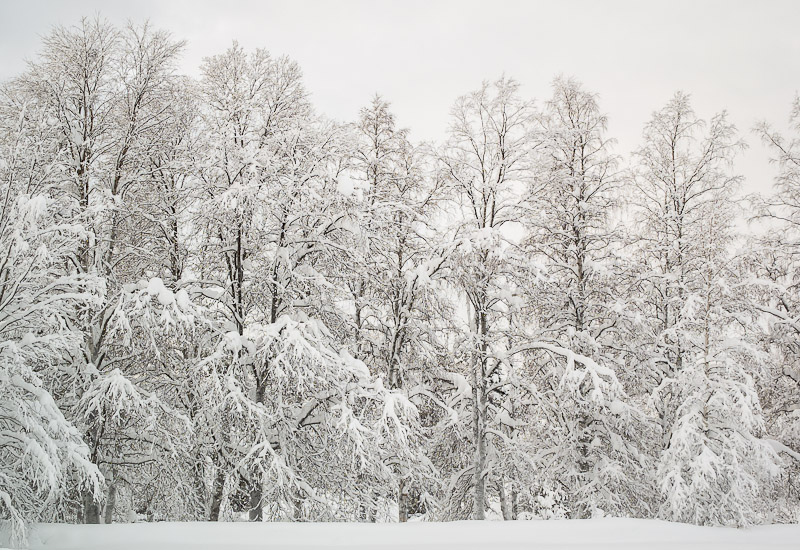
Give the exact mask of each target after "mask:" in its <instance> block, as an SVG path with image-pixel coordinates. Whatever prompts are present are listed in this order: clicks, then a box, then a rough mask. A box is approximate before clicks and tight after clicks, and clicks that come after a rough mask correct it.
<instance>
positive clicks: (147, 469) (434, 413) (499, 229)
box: [0, 19, 800, 538]
mask: <svg viewBox="0 0 800 550" xmlns="http://www.w3.org/2000/svg"><path fill="white" fill-rule="evenodd" d="M182 47H183V43H181V42H179V41H176V40H174V39H173V38H172V37H171V36H170V35H169V34H168V33H166V32H163V31H159V30H155V29H153V28H151V27H150V26H148V25H142V26H136V25H131V26H129V27H126V28H115V27H113V26H111V25H109V24H107V23H105V22H103V21H102V20H99V19H85V20H83V21H82V22H81V23H80V24H79V25H77V26H75V27H69V28H61V27H59V28H56V29H54V30H53V31H52V32H51V33H50V34H49V35H48V36H46V37H45V38H44V39H43V45H42V49H41V52H40V54H39V56H38V57H37V58H36V60H35V61H33V62H32V63H31V64H30V66H29V68H28V70H27V71H26V72H25V73H24V74H22V75H20V76H19V77H17V78H14V79H12V80H11V81H8V82H6V83H5V84H4V85H3V86H2V90H1V91H0V518H4V519H6V520H9V521H10V524H9V525H10V526H11V528H12V529H13V532H14V534H15V536H17V537H18V538H21V537H24V530H25V525H26V524H27V523H28V522H30V521H51V520H54V521H69V522H76V521H78V522H88V523H97V522H112V521H115V522H116V521H133V520H137V519H138V520H144V519H147V520H176V521H182V520H212V521H215V520H223V519H228V520H229V519H234V518H240V517H242V516H247V517H249V519H251V520H262V519H265V520H295V521H327V520H347V521H396V520H399V521H405V520H407V519H408V518H409V517H410V516H420V515H421V516H422V517H423V518H424V519H427V520H454V519H465V518H474V519H483V518H485V517H487V516H495V517H496V516H500V517H502V518H503V519H523V518H534V517H536V518H558V517H569V518H586V517H591V516H598V515H616V516H632V517H652V518H655V517H657V518H664V519H668V520H674V521H684V522H692V523H698V524H711V525H717V524H723V525H746V524H750V523H759V522H776V521H778V522H780V521H797V519H798V502H799V500H798V499H800V494H799V493H798V491H800V487H798V481H797V479H798V474H800V468H798V466H800V454H798V451H800V417H799V416H798V414H799V413H798V411H800V367H799V366H798V357H799V356H798V354H800V338H798V336H799V335H800V319H798V307H800V289H798V281H800V273H798V269H797V268H798V266H800V263H798V260H797V257H796V254H797V252H798V245H797V243H798V235H799V234H798V231H797V228H798V224H800V103H797V102H796V103H795V105H794V110H793V116H794V118H793V121H794V126H793V131H798V134H797V136H796V137H795V138H793V139H787V138H783V137H781V136H780V135H777V134H775V133H774V132H773V131H772V130H771V129H770V128H769V127H768V126H766V125H762V126H760V127H759V128H757V129H756V133H757V134H758V137H760V138H761V139H764V140H765V141H766V142H767V143H768V144H769V145H770V147H771V149H772V151H773V152H774V154H775V157H776V160H777V161H778V162H779V163H780V164H779V166H780V176H779V178H778V180H777V182H776V187H775V191H774V193H773V194H771V195H770V196H769V197H768V198H759V197H749V198H748V199H747V200H746V201H742V200H739V199H737V196H738V195H737V188H738V186H739V184H740V182H741V178H740V177H739V176H737V175H736V170H735V165H734V161H735V159H736V157H737V154H738V153H739V152H740V151H741V150H742V149H743V147H744V142H743V141H742V135H741V134H740V133H739V132H738V131H737V129H736V128H735V127H734V126H733V125H732V124H731V123H730V122H729V121H728V119H727V117H726V115H725V113H724V112H723V113H721V114H717V115H714V116H713V117H711V118H710V119H703V118H701V117H699V116H698V115H697V114H695V112H694V111H693V110H692V107H691V105H690V100H689V97H688V96H687V95H685V94H682V93H678V94H676V95H675V96H674V97H673V99H671V100H670V101H669V102H668V103H667V104H666V105H665V106H663V107H661V108H659V109H658V110H656V111H655V112H654V113H653V115H652V118H651V120H650V121H649V122H648V123H647V124H646V126H645V127H644V131H643V134H642V140H641V144H640V146H639V148H638V149H637V150H636V151H635V152H633V153H632V154H631V155H630V156H628V157H625V158H623V157H620V156H619V155H618V154H617V153H615V151H614V149H613V147H612V144H613V142H612V140H611V139H610V137H609V136H608V135H607V132H606V126H607V120H606V117H605V116H604V115H603V112H602V109H601V107H600V106H599V105H598V103H597V97H596V96H595V95H594V94H592V93H591V92H589V91H587V90H586V89H585V88H584V87H583V86H582V85H581V84H580V83H579V82H578V81H576V80H573V79H567V78H557V79H556V80H555V81H554V83H553V88H552V96H551V97H550V98H549V99H547V100H546V101H542V102H539V103H537V104H534V103H533V102H532V101H529V100H527V99H525V98H523V97H522V96H521V94H520V93H519V91H518V86H517V84H516V83H515V82H514V81H513V80H510V79H505V78H503V79H500V80H498V81H496V82H491V83H484V84H483V85H482V86H480V87H479V88H478V89H477V90H476V91H474V92H471V93H468V94H466V95H464V96H463V97H461V98H459V99H458V100H457V101H456V102H455V105H454V107H453V109H452V112H451V118H450V126H449V130H448V135H447V138H446V140H444V141H443V142H442V143H438V144H422V145H419V144H414V143H412V142H411V141H410V140H409V138H408V134H407V131H406V130H402V129H400V128H398V127H397V126H396V124H395V119H394V117H393V115H392V113H391V110H390V108H389V103H388V102H387V101H385V100H383V99H382V98H380V97H377V96H376V97H375V99H374V100H373V101H372V102H371V103H370V104H369V105H367V106H366V107H364V108H363V109H362V110H361V112H360V115H359V118H358V120H357V121H355V122H353V123H347V124H341V123H336V122H333V121H330V120H328V119H326V118H324V117H323V116H320V115H319V114H317V113H315V112H314V110H313V108H312V106H311V104H310V102H309V99H308V94H307V92H306V90H305V89H304V87H303V83H302V76H301V71H300V68H299V67H298V66H297V64H296V63H294V62H293V61H291V60H290V59H288V58H284V57H273V56H271V55H270V54H269V53H268V52H266V51H264V50H256V51H253V52H245V51H244V50H243V49H242V48H241V47H239V46H238V45H236V44H234V46H233V47H231V48H230V49H229V50H227V51H226V52H223V53H221V54H219V55H217V56H213V57H210V58H207V59H206V60H205V62H204V64H203V66H202V76H201V77H200V78H199V79H198V80H193V79H190V78H187V77H184V76H181V75H180V74H178V72H177V62H178V59H179V55H180V53H181V49H182ZM742 206H746V208H742ZM747 217H752V218H754V219H756V218H759V219H765V220H767V222H768V223H767V224H766V227H767V228H768V230H765V231H760V232H758V233H757V234H756V233H754V234H753V235H742V234H739V233H737V231H736V229H737V227H741V226H742V225H741V224H740V223H738V222H739V221H740V220H743V219H745V218H747Z"/></svg>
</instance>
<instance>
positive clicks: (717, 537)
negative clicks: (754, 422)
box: [30, 518, 800, 550]
mask: <svg viewBox="0 0 800 550" xmlns="http://www.w3.org/2000/svg"><path fill="white" fill-rule="evenodd" d="M30 539H31V540H30V547H31V548H32V549H35V548H47V549H57V548H58V549H79V548H80V549H85V550H89V549H95V548H97V549H101V548H102V549H104V550H123V549H124V550H171V549H189V548H191V549H197V550H203V549H208V550H211V549H215V550H227V549H240V548H242V549H244V548H248V549H255V548H270V549H291V550H311V549H316V548H377V549H381V550H384V549H401V548H402V549H406V548H407V549H411V548H414V549H417V548H423V549H438V548H446V549H459V550H461V549H498V550H505V549H511V548H514V549H517V548H532V549H534V548H535V549H537V550H548V549H559V550H567V549H573V548H576V549H577V548H579V549H583V548H587V549H588V548H591V549H593V550H594V549H612V548H613V549H615V550H619V549H638V548H642V549H646V550H659V549H678V548H680V549H681V550H692V549H707V548H719V549H745V548H747V549H750V548H752V549H753V550H756V549H764V548H792V549H796V548H798V544H800V542H798V541H800V525H771V526H763V527H754V528H751V529H729V528H712V527H696V526H693V525H685V524H677V523H668V522H663V521H655V520H632V519H613V518H608V519H598V520H586V521H566V520H564V521H526V522H522V521H520V522H499V521H498V522H453V523H408V524H405V525H401V524H353V523H262V524H254V523H138V524H116V525H64V524H45V525H40V526H38V527H37V528H36V529H35V530H34V532H32V533H31V537H30Z"/></svg>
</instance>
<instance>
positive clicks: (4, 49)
mask: <svg viewBox="0 0 800 550" xmlns="http://www.w3.org/2000/svg"><path fill="white" fill-rule="evenodd" d="M98 12H99V13H100V14H101V15H102V16H104V17H106V18H107V19H109V20H110V21H112V22H114V23H117V24H122V23H124V22H125V21H126V20H127V19H132V20H134V21H141V20H144V19H146V18H149V19H150V20H151V21H152V23H153V24H154V25H155V26H157V27H160V28H165V29H167V30H170V31H171V32H172V33H173V35H174V36H175V37H177V38H184V39H186V40H187V41H188V46H187V49H186V51H185V54H184V70H185V71H186V72H187V73H189V74H193V75H196V74H197V73H198V70H197V69H198V67H199V65H200V62H201V60H202V58H203V57H205V56H208V55H213V54H216V53H220V52H222V51H224V50H225V49H226V48H227V47H228V46H230V44H231V42H232V41H233V40H234V39H236V40H238V41H239V42H240V43H241V44H242V46H244V47H245V48H248V49H249V48H255V47H265V48H266V49H268V50H269V51H270V52H272V53H273V54H286V55H289V56H290V57H292V58H294V59H296V60H297V61H298V62H299V63H300V65H301V67H302V69H303V72H304V74H305V82H306V86H307V88H308V90H309V91H310V92H311V94H312V99H313V102H314V104H315V106H316V107H317V109H318V110H319V111H320V112H322V113H324V114H326V115H328V116H330V117H333V118H336V119H339V120H354V119H355V117H356V115H357V113H358V109H359V108H360V107H361V106H363V105H365V104H366V103H367V102H368V101H369V99H370V98H371V96H372V95H373V94H374V93H375V92H379V93H381V94H382V95H383V96H384V97H385V98H386V99H388V100H389V101H391V102H392V106H393V110H394V112H395V113H396V115H397V117H398V122H399V124H400V125H401V126H404V127H408V128H410V129H411V131H412V138H414V139H416V140H439V139H441V138H443V137H444V135H445V131H446V128H447V121H448V113H449V110H450V107H451V105H452V104H453V101H454V100H455V98H456V97H458V96H459V95H462V94H464V93H466V92H468V91H470V90H472V89H474V88H476V87H477V86H478V85H479V84H480V82H481V81H482V80H484V79H494V78H496V77H498V76H500V75H501V74H503V73H505V74H507V75H509V76H512V77H514V78H515V79H516V80H518V81H519V82H520V83H521V84H522V85H523V93H524V94H525V95H526V96H528V97H534V98H537V100H538V101H539V102H541V101H542V100H543V99H545V98H546V97H548V96H549V91H550V90H549V86H550V82H551V80H552V78H553V77H554V76H555V75H557V74H565V75H571V76H575V77H577V78H578V79H580V80H582V81H583V82H584V84H585V85H586V87H587V88H588V89H590V90H591V91H594V92H597V93H599V94H600V103H601V107H602V109H603V110H604V111H605V112H606V113H607V114H608V115H609V119H610V135H611V136H612V137H615V138H616V139H617V140H618V147H617V150H618V152H620V153H622V154H625V155H627V154H628V152H629V151H630V150H632V149H634V148H635V147H637V145H638V142H639V137H640V135H641V130H642V126H643V124H644V123H645V122H646V121H647V119H648V118H649V117H650V114H651V113H652V111H654V110H655V109H657V108H659V107H661V106H662V105H663V104H664V103H665V102H666V101H667V100H668V99H669V98H670V97H671V95H672V94H673V93H674V92H675V91H676V90H678V89H681V90H684V91H687V92H689V93H691V94H692V98H693V104H694V107H695V110H696V111H697V112H698V113H699V114H700V115H701V116H703V117H704V118H707V117H709V116H711V115H712V114H713V113H714V112H717V111H719V110H721V109H727V110H728V111H729V113H730V115H731V119H732V120H733V122H735V123H736V124H737V126H738V127H739V129H740V130H741V131H742V132H743V133H744V137H745V138H746V140H747V142H748V143H749V144H750V149H749V150H748V152H747V153H746V154H745V155H744V156H743V157H742V159H741V160H740V162H739V163H738V165H737V167H738V170H739V172H740V173H742V174H743V175H744V176H745V177H746V184H745V191H755V190H767V189H768V188H769V186H770V185H771V179H772V177H773V175H774V173H775V169H774V167H773V166H770V165H769V164H768V162H767V159H768V152H767V151H766V149H765V148H764V147H763V146H762V145H761V144H760V143H759V141H758V139H757V138H756V137H755V136H754V135H753V134H752V133H751V132H750V129H751V128H752V127H753V125H754V124H755V122H756V121H758V120H760V119H767V120H769V121H771V122H773V123H774V124H775V125H776V126H777V127H778V128H781V129H783V128H785V126H786V121H787V119H788V114H789V109H790V104H791V101H792V98H793V97H794V95H795V93H796V92H797V91H798V90H799V89H800V32H799V31H800V1H797V0H795V1H791V0H789V1H777V0H775V1H763V0H762V1H759V2H756V1H752V2H741V1H733V0H730V1H699V0H695V1H668V0H662V1H658V2H644V1H639V2H636V1H615V2H610V1H605V2H601V1H594V2H591V1H577V0H575V1H559V2H556V1H555V0H553V1H549V2H533V1H530V2H517V1H511V0H509V1H497V0H495V1H488V0H487V1H485V2H475V1H467V0H461V1H439V2H436V1H417V0H406V1H394V2H379V1H371V2H370V1H356V0H353V1H337V2H334V1H328V2H325V1H293V2H283V1H262V2H248V1H234V0H226V1H222V0H216V1H161V2H159V1H151V0H138V1H134V0H129V1H128V2H121V1H114V0H106V1H103V2H101V1H90V0H82V1H81V0H76V1H69V2H67V1H60V2H59V1H45V0H26V1H22V0H0V79H6V78H9V77H11V76H13V75H15V74H17V73H19V72H20V71H22V70H23V69H24V67H25V61H24V60H25V59H32V58H33V57H34V56H35V54H36V51H37V50H38V49H39V41H40V37H41V36H42V35H44V34H46V33H47V32H48V31H49V29H50V28H51V27H52V26H53V25H57V24H65V25H71V24H74V23H76V22H77V21H78V20H79V18H80V16H82V15H90V16H91V15H94V14H95V13H98Z"/></svg>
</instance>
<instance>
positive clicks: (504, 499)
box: [497, 477, 511, 521]
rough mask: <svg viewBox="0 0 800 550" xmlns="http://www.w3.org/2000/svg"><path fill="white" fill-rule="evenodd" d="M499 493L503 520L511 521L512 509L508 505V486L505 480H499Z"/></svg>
mask: <svg viewBox="0 0 800 550" xmlns="http://www.w3.org/2000/svg"><path fill="white" fill-rule="evenodd" d="M497 491H498V493H499V494H500V511H501V512H502V514H503V519H504V520H505V521H508V520H510V519H511V507H510V506H509V505H508V496H507V495H506V484H505V481H503V478H502V477H501V478H500V479H498V480H497Z"/></svg>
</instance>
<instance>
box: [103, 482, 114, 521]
mask: <svg viewBox="0 0 800 550" xmlns="http://www.w3.org/2000/svg"><path fill="white" fill-rule="evenodd" d="M116 504H117V484H116V483H114V482H113V481H112V482H111V483H110V484H109V485H108V495H107V496H106V507H105V509H104V510H103V523H105V524H107V525H108V524H110V523H112V522H113V521H114V506H116Z"/></svg>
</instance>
